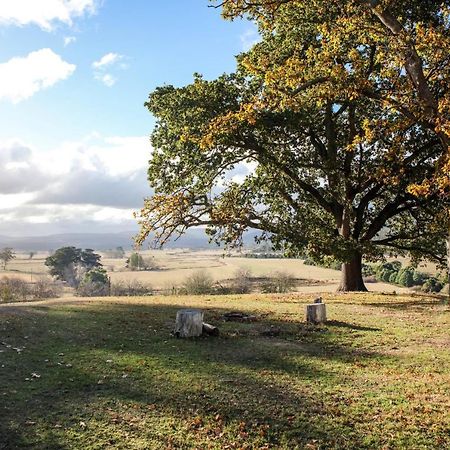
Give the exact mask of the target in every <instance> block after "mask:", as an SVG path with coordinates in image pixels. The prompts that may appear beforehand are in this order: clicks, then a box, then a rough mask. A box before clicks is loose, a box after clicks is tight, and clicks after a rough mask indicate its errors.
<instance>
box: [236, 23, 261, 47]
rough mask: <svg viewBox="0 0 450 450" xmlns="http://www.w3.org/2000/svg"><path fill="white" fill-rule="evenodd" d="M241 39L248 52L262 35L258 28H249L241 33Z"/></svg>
mask: <svg viewBox="0 0 450 450" xmlns="http://www.w3.org/2000/svg"><path fill="white" fill-rule="evenodd" d="M240 39H241V45H242V50H244V52H247V51H248V50H250V49H251V48H252V47H253V46H254V45H255V44H257V43H258V42H259V41H260V40H261V36H260V35H259V34H258V30H257V29H256V28H249V29H248V30H246V31H245V32H244V33H242V34H241V36H240Z"/></svg>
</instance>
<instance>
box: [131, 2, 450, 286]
mask: <svg viewBox="0 0 450 450" xmlns="http://www.w3.org/2000/svg"><path fill="white" fill-rule="evenodd" d="M222 6H223V7H224V14H225V15H226V16H229V17H232V16H235V15H236V14H242V13H246V14H250V16H251V17H252V18H254V19H255V20H257V22H258V24H259V26H260V30H261V33H262V40H261V42H260V43H258V44H256V45H255V46H254V47H253V48H252V49H251V50H250V51H249V52H247V53H245V54H242V55H240V56H239V58H238V67H237V71H236V73H235V74H231V75H223V76H222V77H220V78H218V79H217V80H213V81H206V80H204V79H203V78H202V77H201V76H199V75H197V76H196V77H195V79H194V82H193V83H192V84H190V85H188V86H185V87H182V88H175V87H173V86H164V87H161V88H157V89H156V90H155V91H154V92H153V93H152V94H151V95H150V96H149V100H148V102H147V103H146V105H147V107H148V108H149V110H150V112H152V113H153V114H154V116H155V117H156V119H157V125H156V127H155V130H154V132H153V134H152V143H153V146H154V149H155V150H154V153H153V155H152V159H151V161H150V166H149V181H150V184H151V185H152V186H153V187H154V188H155V195H154V196H153V197H151V198H150V199H147V200H146V202H145V205H144V208H143V209H142V211H141V213H140V221H141V226H142V228H141V234H140V236H139V237H138V242H142V241H143V240H144V239H145V238H146V237H147V236H148V235H149V234H150V233H155V240H156V242H157V243H159V244H164V243H165V242H166V241H167V239H169V238H170V237H171V236H172V235H174V234H177V233H182V232H184V231H185V230H186V229H187V228H189V227H192V226H198V225H204V226H207V227H208V231H209V233H210V234H211V235H212V236H214V237H215V238H217V239H220V240H224V241H225V242H227V243H228V244H233V243H239V242H240V239H241V237H242V233H243V232H244V231H245V230H246V229H248V228H254V229H258V230H261V232H262V238H264V237H267V238H270V239H271V240H272V241H273V242H274V243H275V244H276V246H278V247H279V248H283V249H285V250H287V251H288V252H291V253H300V252H304V251H305V250H306V251H307V252H308V253H309V254H311V255H312V256H315V257H316V258H320V257H321V256H323V255H330V254H331V255H333V256H335V257H336V258H338V259H339V260H341V261H343V262H344V264H343V280H342V284H341V289H343V290H363V289H365V287H364V283H363V281H362V275H361V257H362V255H365V256H366V257H372V258H379V257H382V256H383V255H384V254H385V252H386V251H389V250H390V251H395V252H406V251H407V252H410V253H412V254H413V255H414V256H416V257H423V256H427V257H429V258H434V259H436V260H439V261H441V262H443V258H444V256H443V255H444V253H445V250H444V246H443V244H444V239H443V236H444V232H445V224H443V223H442V221H439V220H436V218H437V217H439V214H442V211H443V196H442V193H443V192H445V189H446V187H445V182H444V183H442V185H441V184H439V183H438V187H439V189H428V187H429V183H428V182H427V180H432V179H434V180H435V182H436V183H437V182H438V180H441V179H443V180H444V181H445V176H447V177H448V174H447V175H446V174H445V172H442V167H443V164H444V165H445V164H446V163H445V157H446V153H445V152H444V151H443V148H444V146H445V145H446V144H445V142H447V141H446V139H447V137H446V136H447V135H446V133H447V131H445V130H446V129H447V128H446V125H445V120H444V119H445V114H442V111H444V112H445V108H446V107H447V106H445V105H446V100H444V101H443V102H441V99H442V98H444V99H446V98H447V96H448V91H447V87H448V86H447V83H448V79H447V80H446V81H443V78H442V77H443V76H445V74H446V71H447V70H448V64H446V60H445V58H444V56H445V55H444V51H442V52H439V51H435V52H434V53H433V54H432V53H431V52H430V51H429V49H428V50H426V49H424V50H423V54H424V55H425V56H426V57H427V58H428V60H429V61H428V60H427V61H428V62H427V64H428V66H427V67H428V69H427V70H429V72H428V71H427V72H426V78H427V86H428V87H429V89H430V92H432V93H433V95H435V96H437V97H438V98H439V101H437V102H438V105H439V106H437V107H436V105H435V104H434V106H433V108H434V109H432V108H431V106H430V105H427V104H426V102H425V100H424V98H422V97H421V95H422V94H423V93H422V94H421V93H420V92H419V91H420V89H419V86H416V87H415V88H413V89H412V88H411V86H415V84H414V80H412V78H411V77H412V76H413V74H412V73H410V72H411V71H412V67H409V66H408V64H409V63H408V61H406V59H405V58H406V57H405V55H406V53H403V54H402V53H401V52H400V53H399V52H398V51H397V53H392V52H391V53H390V51H391V50H393V49H394V48H396V47H395V46H398V45H400V43H401V42H403V41H401V39H403V38H404V37H400V36H396V35H395V34H394V33H393V32H392V31H389V33H390V34H386V32H385V30H384V28H383V27H385V26H386V25H383V23H382V22H381V23H382V26H381V28H380V25H379V24H378V22H379V21H380V20H381V19H379V18H378V16H376V15H375V16H374V13H373V11H372V9H371V8H368V6H367V5H365V4H364V5H363V4H362V3H361V2H351V1H349V2H345V1H341V2H331V3H330V2H323V1H317V2H303V1H294V0H292V1H289V0H285V1H282V0H279V1H276V0H275V1H269V0H266V1H260V2H258V1H255V2H253V1H252V2H247V1H239V0H236V1H234V0H233V1H232V0H230V1H229V2H228V1H225V2H223V4H222ZM367 8H368V9H367ZM417 8H418V9H417V10H414V11H413V10H411V11H410V13H408V14H409V16H411V17H410V18H405V19H404V20H405V21H406V22H405V23H406V24H408V29H410V28H411V29H414V30H415V31H414V33H416V34H417V33H419V28H420V27H419V25H418V23H419V22H420V21H419V20H418V19H417V18H416V17H415V15H416V14H419V12H420V14H423V16H422V19H423V20H425V18H427V20H432V21H434V22H433V23H435V28H436V29H437V30H441V29H442V30H443V31H442V34H444V35H445V33H444V31H446V23H445V22H443V19H441V18H440V15H439V14H443V13H442V11H441V10H439V11H438V10H437V9H436V8H435V9H434V10H433V9H429V10H427V11H422V10H421V8H419V6H417ZM413 9H414V8H413ZM377 11H378V9H377ZM344 13H345V14H344ZM395 14H397V12H396V13H395ZM433 14H434V15H433ZM409 16H408V17H409ZM395 17H397V16H395ZM344 19H345V20H344ZM377 21H378V22H377ZM405 26H406V25H405ZM381 31H382V32H381ZM422 31H423V30H422ZM423 32H424V31H423ZM402 36H403V34H402ZM444 38H445V36H444ZM405 39H406V38H405ZM430 39H431V38H430ZM442 39H443V38H442ZM427 42H428V41H427ZM402 45H403V44H402ZM404 45H406V41H405V43H404ZM401 48H402V49H403V50H404V52H406V50H405V48H406V47H401ZM414 48H415V47H414ZM421 51H422V50H421ZM416 53H417V51H416ZM417 55H419V54H417ZM413 56H414V55H413ZM425 56H424V57H425ZM414 58H415V56H414ZM414 58H413V59H414ZM433 58H434V59H433ZM411 64H412V63H411ZM408 67H409V68H408ZM424 67H425V65H424V64H423V63H422V65H421V70H422V74H424V76H425V73H424V72H423V71H424ZM419 72H420V71H419ZM433 98H435V97H433ZM435 100H436V99H435ZM438 124H441V125H442V126H441V127H439V126H438ZM242 164H247V165H248V166H249V165H250V167H253V170H251V171H250V173H249V174H248V175H247V176H246V177H245V179H243V180H242V179H241V180H239V181H237V180H234V181H233V179H231V181H230V180H229V176H228V175H229V174H230V172H231V171H232V170H233V169H234V168H236V167H239V165H242ZM437 166H438V167H439V169H440V171H439V172H436V167H437ZM443 173H444V175H445V176H444V178H442V174H443ZM427 183H428V184H427ZM412 186H413V187H415V189H419V190H420V189H425V190H426V193H427V197H426V198H425V197H418V196H416V195H413V194H414V193H415V192H413V189H412V188H411V187H412ZM427 186H428V187H427ZM408 190H409V192H408Z"/></svg>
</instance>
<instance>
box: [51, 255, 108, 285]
mask: <svg viewBox="0 0 450 450" xmlns="http://www.w3.org/2000/svg"><path fill="white" fill-rule="evenodd" d="M100 259H101V256H100V255H98V254H97V253H94V250H92V249H90V248H88V249H85V250H82V249H81V248H76V247H61V248H59V249H58V250H56V251H55V252H54V253H53V255H51V256H49V257H48V258H46V260H45V265H46V266H47V267H49V272H50V275H52V276H53V277H55V278H56V279H58V280H62V281H66V282H67V283H69V285H70V286H75V287H76V286H77V285H78V284H79V282H80V281H81V279H82V278H83V276H84V274H85V273H86V272H89V271H90V270H92V269H95V268H98V267H101V266H102V264H101V263H100Z"/></svg>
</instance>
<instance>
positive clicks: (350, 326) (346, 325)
mask: <svg viewBox="0 0 450 450" xmlns="http://www.w3.org/2000/svg"><path fill="white" fill-rule="evenodd" d="M327 325H328V326H333V327H340V328H348V329H350V330H358V331H381V328H374V327H364V326H362V325H356V324H352V323H347V322H341V321H339V320H329V321H327Z"/></svg>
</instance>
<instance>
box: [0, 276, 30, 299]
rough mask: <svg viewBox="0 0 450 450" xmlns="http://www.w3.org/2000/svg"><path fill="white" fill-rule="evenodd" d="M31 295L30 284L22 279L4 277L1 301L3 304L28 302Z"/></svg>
mask: <svg viewBox="0 0 450 450" xmlns="http://www.w3.org/2000/svg"><path fill="white" fill-rule="evenodd" d="M29 295H30V289H29V286H28V283H26V282H25V281H23V280H22V279H20V278H8V277H4V278H2V279H1V280H0V301H1V302H2V303H11V302H21V301H26V300H28V297H29Z"/></svg>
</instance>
